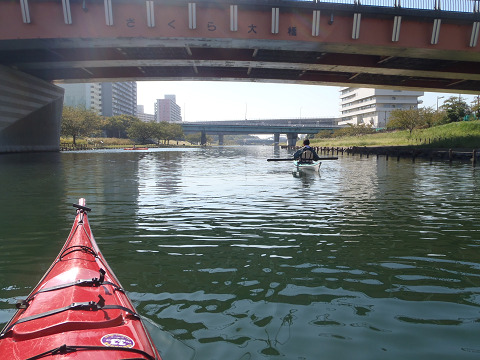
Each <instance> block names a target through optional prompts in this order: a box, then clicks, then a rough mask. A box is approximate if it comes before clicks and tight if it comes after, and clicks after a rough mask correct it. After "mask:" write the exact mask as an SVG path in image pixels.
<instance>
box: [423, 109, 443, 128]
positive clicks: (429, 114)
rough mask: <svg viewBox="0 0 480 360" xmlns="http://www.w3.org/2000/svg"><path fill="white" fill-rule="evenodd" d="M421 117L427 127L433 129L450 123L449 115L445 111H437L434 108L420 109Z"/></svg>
mask: <svg viewBox="0 0 480 360" xmlns="http://www.w3.org/2000/svg"><path fill="white" fill-rule="evenodd" d="M419 113H420V116H421V117H423V122H424V124H425V126H426V127H433V126H438V125H442V124H446V123H447V122H448V118H447V114H446V113H445V112H444V111H435V110H433V108H432V107H428V108H422V109H419Z"/></svg>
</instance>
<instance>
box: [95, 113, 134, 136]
mask: <svg viewBox="0 0 480 360" xmlns="http://www.w3.org/2000/svg"><path fill="white" fill-rule="evenodd" d="M136 121H140V119H138V118H137V117H135V116H131V115H115V116H111V117H108V118H106V119H105V125H104V130H105V133H106V135H107V137H117V138H123V139H125V138H127V137H128V135H127V130H128V128H129V127H130V126H131V125H132V124H133V123H134V122H136Z"/></svg>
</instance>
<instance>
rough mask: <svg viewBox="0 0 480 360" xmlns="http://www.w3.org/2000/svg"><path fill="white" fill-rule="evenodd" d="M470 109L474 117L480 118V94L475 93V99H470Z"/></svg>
mask: <svg viewBox="0 0 480 360" xmlns="http://www.w3.org/2000/svg"><path fill="white" fill-rule="evenodd" d="M470 109H471V110H472V113H473V114H475V117H476V118H477V119H480V95H477V97H476V99H475V100H473V101H472V106H471V108H470Z"/></svg>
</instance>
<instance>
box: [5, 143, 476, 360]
mask: <svg viewBox="0 0 480 360" xmlns="http://www.w3.org/2000/svg"><path fill="white" fill-rule="evenodd" d="M288 155H289V153H288V152H287V150H282V149H278V148H274V147H269V146H262V147H260V146H259V147H256V146H251V147H250V146H244V147H213V148H193V149H192V148H179V149H154V150H149V151H145V152H144V151H135V152H131V151H130V152H127V151H123V150H116V151H104V152H103V151H96V152H76V153H73V152H70V153H47V154H33V155H32V154H28V155H26V154H9V155H1V156H0V204H1V207H2V216H1V217H0V323H1V324H4V323H6V322H7V321H8V319H9V318H10V317H11V316H12V314H13V312H14V310H13V308H14V304H15V302H16V299H17V298H22V297H25V296H26V295H27V294H28V293H29V292H30V290H31V289H32V288H33V287H34V285H35V284H36V283H37V282H38V281H39V279H40V277H41V276H42V275H43V273H44V272H45V271H46V270H47V268H48V267H49V265H50V264H51V262H52V261H53V260H54V258H55V256H56V255H57V254H58V252H59V251H60V248H61V246H62V245H63V243H64V241H65V239H66V237H67V235H68V232H69V231H70V228H71V225H72V223H73V218H74V215H75V211H74V208H73V207H72V206H71V204H72V203H75V202H77V199H78V198H80V197H85V198H86V199H87V205H88V206H89V207H91V208H92V209H93V211H92V212H91V213H90V215H89V219H90V224H91V226H92V230H93V232H94V234H95V238H96V240H97V243H98V244H99V246H100V248H101V249H102V251H103V253H104V255H105V257H106V259H107V261H108V262H109V264H110V266H111V267H112V268H113V270H114V271H115V273H116V275H117V277H118V278H119V279H120V281H121V282H122V285H123V286H124V287H125V288H126V289H127V291H128V294H129V296H130V298H131V299H132V301H133V302H134V304H135V306H136V307H137V310H138V311H139V313H141V314H142V315H143V316H144V317H146V318H147V319H149V320H151V321H153V322H154V323H156V324H158V325H157V327H156V328H155V327H154V328H153V330H152V334H153V336H154V338H155V341H156V343H157V346H158V347H159V350H160V352H161V353H163V354H164V355H165V360H170V359H187V358H188V359H202V360H203V359H209V360H210V359H232V360H248V359H327V360H328V359H402V360H404V359H422V360H424V359H435V360H439V359H457V360H458V359H478V358H480V337H479V333H480V211H479V209H478V204H479V201H480V171H479V169H478V168H477V169H474V168H472V167H471V165H470V164H468V163H453V164H449V163H448V162H434V163H433V164H430V163H429V162H423V161H421V160H418V159H417V161H416V162H415V163H413V162H412V161H411V160H400V161H398V162H397V160H396V159H394V160H392V159H390V160H388V161H387V160H386V159H385V158H383V157H380V158H378V159H377V158H376V157H370V158H366V157H363V158H360V157H359V156H347V155H345V156H343V157H342V156H341V157H340V158H339V160H336V161H324V162H323V163H322V166H321V169H320V172H319V173H316V174H315V173H313V174H303V173H297V172H294V171H292V170H293V169H292V164H290V163H289V162H267V161H266V159H267V158H270V157H287V156H288ZM3 358H4V354H2V359H3Z"/></svg>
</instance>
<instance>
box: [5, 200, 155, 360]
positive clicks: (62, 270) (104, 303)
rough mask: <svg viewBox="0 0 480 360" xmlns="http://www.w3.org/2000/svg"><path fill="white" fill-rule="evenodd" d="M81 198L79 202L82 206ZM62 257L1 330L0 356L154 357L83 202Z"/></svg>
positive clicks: (133, 308)
mask: <svg viewBox="0 0 480 360" xmlns="http://www.w3.org/2000/svg"><path fill="white" fill-rule="evenodd" d="M82 200H83V203H82ZM73 206H74V207H75V208H76V209H77V215H76V216H75V221H74V223H73V226H72V229H71V231H70V234H69V236H68V237H67V240H66V242H65V244H64V245H63V247H62V249H61V251H60V253H59V254H58V255H57V257H56V259H55V261H54V262H53V263H52V265H51V266H50V268H49V269H48V270H47V272H46V273H45V274H44V275H43V277H42V279H41V280H40V282H39V283H38V284H37V285H36V286H35V287H34V288H33V290H32V291H31V293H30V294H29V295H28V296H27V298H26V299H25V300H21V301H20V302H19V303H18V304H17V311H16V313H15V314H14V316H13V317H12V319H11V320H10V321H9V322H8V323H7V324H6V326H5V327H4V328H3V330H2V331H1V332H0V353H1V354H2V358H3V356H4V355H9V357H8V358H9V359H12V360H20V359H22V360H24V359H31V360H33V359H40V358H45V359H50V358H51V359H53V358H55V357H56V356H55V355H57V354H67V353H69V352H79V353H78V354H77V355H73V356H74V357H75V359H79V360H80V359H96V358H98V355H94V354H95V353H96V352H97V351H99V350H104V351H106V352H102V355H101V358H102V359H105V360H107V359H108V360H113V359H124V358H127V357H129V356H132V355H128V354H132V353H135V354H136V355H134V356H135V359H157V360H160V359H161V357H160V354H159V353H158V350H157V349H156V348H155V345H154V344H153V340H152V338H151V337H150V334H149V333H148V331H147V329H146V327H145V325H144V324H143V321H142V319H141V318H140V315H139V314H138V313H137V311H136V310H135V307H134V306H133V304H132V302H131V301H130V299H129V298H128V296H127V294H126V292H125V291H124V289H123V287H122V286H121V284H120V282H119V281H118V279H117V278H116V276H115V274H114V273H113V271H112V270H111V268H110V267H109V265H108V264H107V262H106V260H105V258H104V257H103V255H102V253H101V251H100V249H99V247H98V245H97V243H96V242H95V240H94V237H93V233H92V231H91V228H90V225H89V222H88V218H87V212H88V211H91V209H90V208H87V207H86V206H85V203H84V199H81V203H80V205H75V204H74V205H73Z"/></svg>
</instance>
